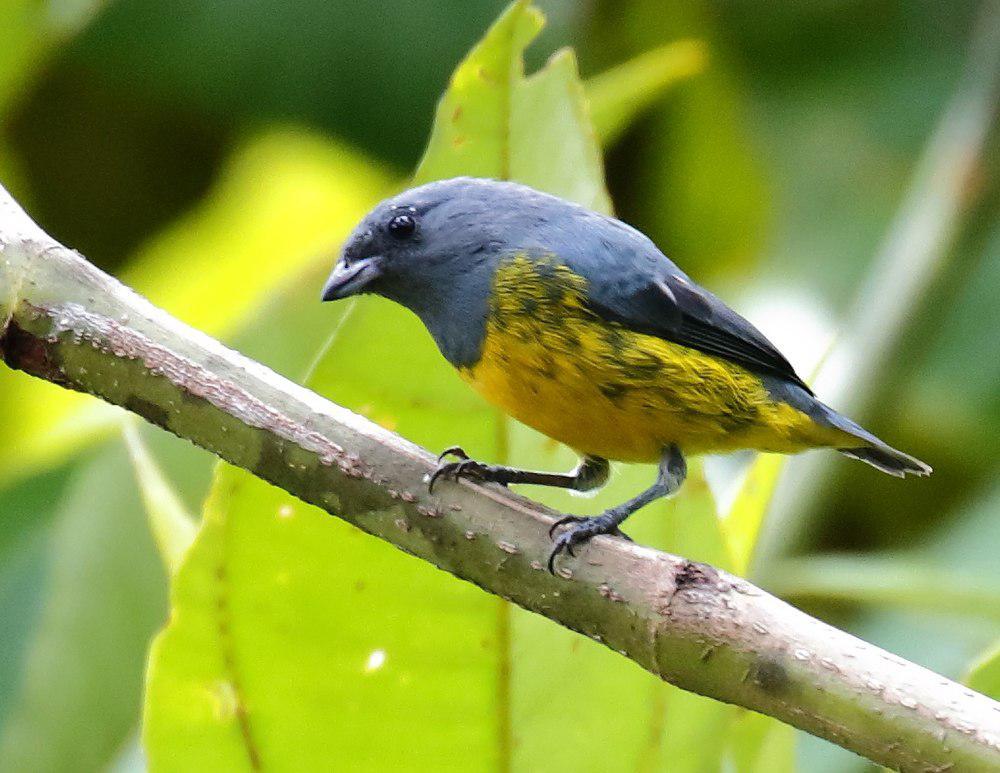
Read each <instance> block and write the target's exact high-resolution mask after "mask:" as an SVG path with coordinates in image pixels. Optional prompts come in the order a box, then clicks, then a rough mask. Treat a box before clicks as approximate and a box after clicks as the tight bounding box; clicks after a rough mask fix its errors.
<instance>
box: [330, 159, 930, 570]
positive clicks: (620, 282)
mask: <svg viewBox="0 0 1000 773" xmlns="http://www.w3.org/2000/svg"><path fill="white" fill-rule="evenodd" d="M358 293H374V294H376V295H380V296H382V297H384V298H388V299H389V300H392V301H395V302H396V303H399V304H402V305H403V306H405V307H406V308H408V309H410V310H411V311H412V312H414V313H415V314H416V315H417V316H418V317H419V318H420V319H421V320H422V321H423V323H424V325H425V326H426V328H427V330H428V331H429V332H430V334H431V336H432V337H433V338H434V341H435V342H436V343H437V346H438V348H439V349H440V351H441V353H442V354H443V355H444V357H445V358H446V359H447V360H448V361H449V362H450V363H451V364H452V365H453V366H454V367H455V368H457V370H458V372H459V374H460V375H461V377H462V378H463V379H464V380H465V381H466V382H468V383H469V384H470V385H471V386H472V387H473V388H474V389H475V390H476V391H478V392H479V393H480V394H482V395H483V397H485V398H486V399H487V400H488V401H490V402H492V403H494V404H496V405H497V406H499V407H500V408H501V409H503V410H504V411H505V412H507V413H508V414H510V415H511V416H513V417H514V418H516V419H518V420H519V421H521V422H523V423H525V424H527V425H529V426H531V427H534V428H535V429H537V430H538V431H539V432H542V433H543V434H545V435H548V436H549V437H551V438H553V439H555V440H557V441H559V442H561V443H564V444H566V445H567V446H569V447H570V448H572V449H573V450H575V451H576V452H577V453H578V454H580V456H581V462H580V464H579V465H578V466H577V468H576V469H575V470H574V471H573V472H570V473H566V474H560V473H550V472H536V471H531V470H522V469H517V468H513V467H503V466H497V465H491V464H483V463H481V462H478V461H475V460H473V459H471V458H469V457H468V455H467V454H466V453H465V452H464V451H462V449H461V448H458V447H454V448H450V449H448V450H447V451H445V452H444V453H443V454H442V455H441V457H439V460H438V461H439V466H438V468H437V470H436V471H435V473H434V475H433V476H431V480H430V486H431V488H432V489H433V486H434V483H435V482H436V481H437V480H438V479H443V478H450V479H458V478H467V479H472V480H476V481H481V482H493V483H499V484H502V485H507V484H510V483H515V484H517V483H528V484H536V485H541V486H555V487H559V488H564V489H573V490H577V491H588V490H592V489H595V488H598V487H600V486H602V485H603V484H604V483H605V482H606V481H607V480H608V476H609V469H610V466H609V460H618V461H626V462H652V463H656V464H658V472H657V476H656V481H655V482H654V483H653V485H652V486H650V487H649V488H648V489H646V490H645V491H642V492H641V493H639V494H638V495H637V496H635V497H633V498H632V499H629V500H628V501H627V502H624V503H622V504H620V505H618V506H616V507H612V508H611V509H609V510H607V511H605V512H604V513H602V514H601V515H599V516H594V517H589V518H583V517H579V516H572V515H567V516H565V517H563V518H561V519H559V520H558V521H556V523H555V524H554V525H553V527H552V529H551V530H550V532H549V533H550V536H552V537H553V539H554V546H553V549H552V552H551V554H550V556H549V561H548V565H549V570H550V571H552V570H553V569H554V561H555V559H556V557H557V556H558V555H559V554H560V553H562V552H563V551H565V552H567V553H569V554H570V555H574V552H573V549H574V548H575V547H576V546H578V545H581V544H583V543H585V542H586V541H588V540H589V539H591V538H592V537H594V536H596V535H598V534H611V535H617V536H621V537H625V535H624V534H623V533H622V532H621V531H620V530H619V526H620V525H621V523H622V522H623V521H624V520H625V519H626V518H628V517H629V516H630V515H631V514H632V513H634V512H636V511H637V510H639V509H640V508H642V507H644V506H645V505H647V504H649V503H650V502H653V501H654V500H657V499H660V498H662V497H666V496H669V495H671V494H673V493H674V492H676V491H677V489H678V488H679V487H680V486H681V484H682V483H683V482H684V478H685V475H686V470H687V467H686V463H685V461H684V454H702V453H725V452H728V451H735V450H737V449H756V450H759V451H769V452H778V453H796V452H799V451H803V450H806V449H809V448H818V447H828V448H834V449H837V450H838V451H840V452H841V453H842V454H845V455H846V456H850V457H853V458H855V459H860V460H861V461H864V462H867V463H868V464H870V465H872V466H873V467H875V468H877V469H879V470H882V471H883V472H886V473H889V474H890V475H896V476H898V477H904V476H905V475H906V474H908V473H910V474H914V475H928V474H930V472H931V468H930V467H929V466H928V465H926V464H924V463H923V462H921V461H919V460H918V459H915V458H913V457H912V456H908V455H907V454H904V453H902V452H900V451H897V450H896V449H894V448H891V447H890V446H888V445H887V444H886V443H884V442H882V441H881V440H879V439H878V438H877V437H875V436H874V435H872V434H871V433H870V432H868V431H867V430H864V429H862V428H861V427H860V426H858V425H857V424H855V423H854V422H853V421H851V420H850V419H848V418H846V417H844V416H842V415H840V414H839V413H837V412H836V411H834V410H833V409H832V408H830V407H828V406H826V405H824V404H823V403H821V402H820V401H819V400H817V399H816V398H815V397H814V395H813V392H812V390H810V388H809V387H808V385H807V384H806V383H805V382H804V381H803V380H802V379H801V378H799V376H798V375H797V374H796V373H795V370H794V369H793V368H792V366H791V365H790V364H789V363H788V360H786V359H785V358H784V357H783V356H782V354H781V353H780V352H779V351H778V350H777V348H775V346H774V345H773V344H772V343H771V342H770V341H768V340H767V338H765V337H764V336H763V334H761V332H760V331H758V330H757V328H755V327H754V326H753V325H751V324H750V323H749V322H748V321H747V320H745V319H744V318H743V317H741V316H740V315H739V314H737V313H736V312H734V311H733V310H732V309H730V308H729V307H728V306H726V304H725V303H723V302H722V301H721V300H719V299H718V298H717V297H716V296H715V295H713V294H712V293H710V292H709V291H707V290H705V289H703V288H701V287H699V286H698V285H696V284H695V283H694V282H693V281H692V280H691V279H690V278H689V277H688V276H687V275H686V274H685V273H684V272H683V271H681V270H680V269H679V268H678V267H677V266H676V265H674V263H673V262H671V261H670V260H669V259H668V258H667V257H666V256H665V255H664V254H663V253H662V252H660V250H659V249H657V247H656V245H655V244H653V242H652V241H651V240H650V239H649V238H647V237H646V236H645V235H643V234H642V233H640V232H639V231H638V230H636V229H635V228H632V227H631V226H629V225H627V224H625V223H623V222H621V221H620V220H616V219H615V218H613V217H608V216H606V215H602V214H599V213H597V212H593V211H591V210H588V209H586V208H585V207H582V206H580V205H578V204H574V203H571V202H569V201H565V200H563V199H560V198H558V197H556V196H552V195H549V194H547V193H542V192H540V191H537V190H534V189H532V188H529V187H526V186H524V185H519V184H516V183H511V182H501V181H497V180H489V179H479V178H469V177H459V178H455V179H451V180H443V181H439V182H432V183H428V184H426V185H422V186H420V187H417V188H413V189H411V190H408V191H405V192H403V193H401V194H399V195H397V196H395V197H393V198H390V199H388V200H386V201H383V202H382V203H380V204H379V205H378V206H376V207H375V209H373V210H372V211H371V212H370V213H369V214H368V215H367V216H366V217H365V218H364V220H362V222H361V223H360V225H358V227H357V228H356V229H355V230H354V232H353V233H352V234H351V236H350V237H349V239H348V240H347V242H346V243H345V245H344V247H343V250H342V252H341V255H340V257H339V259H338V261H337V263H336V265H335V266H334V268H333V272H332V273H331V274H330V278H329V279H328V280H327V282H326V285H325V287H324V288H323V295H322V297H323V300H324V301H332V300H336V299H340V298H345V297H347V296H350V295H355V294H358ZM449 457H451V458H452V459H453V460H452V461H445V459H447V458H449ZM564 526H565V527H566V528H562V529H560V528H559V527H564ZM557 529H558V530H559V531H558V536H555V535H556V534H557ZM625 538H626V539H627V537H625Z"/></svg>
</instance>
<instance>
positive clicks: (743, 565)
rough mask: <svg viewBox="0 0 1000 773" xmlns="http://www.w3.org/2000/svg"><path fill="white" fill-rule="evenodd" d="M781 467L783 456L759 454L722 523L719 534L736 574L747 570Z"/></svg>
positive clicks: (783, 462)
mask: <svg viewBox="0 0 1000 773" xmlns="http://www.w3.org/2000/svg"><path fill="white" fill-rule="evenodd" d="M784 466H785V457H784V456H781V455H780V454H758V455H757V458H756V459H754V461H753V464H751V465H750V469H749V470H748V471H747V475H746V478H745V479H744V481H743V485H742V486H741V487H740V492H739V494H738V495H737V496H736V500H735V501H734V502H733V506H732V507H731V508H730V510H729V514H728V515H727V516H726V518H725V520H723V522H722V533H723V534H724V535H725V538H726V544H727V545H728V547H729V553H730V555H731V556H732V558H733V571H734V572H735V573H736V574H741V575H745V574H746V573H747V572H748V570H749V569H750V565H751V562H752V561H753V555H754V548H755V547H756V545H757V538H758V537H759V536H760V530H761V526H763V524H764V516H765V515H766V514H767V509H768V507H769V506H770V504H771V498H772V497H773V496H774V490H775V488H776V487H777V485H778V478H779V477H780V476H781V471H782V470H783V469H784Z"/></svg>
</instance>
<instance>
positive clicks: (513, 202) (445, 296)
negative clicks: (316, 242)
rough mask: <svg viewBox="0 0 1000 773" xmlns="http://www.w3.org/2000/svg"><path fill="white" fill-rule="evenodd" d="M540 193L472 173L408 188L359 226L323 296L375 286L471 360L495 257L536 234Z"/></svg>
mask: <svg viewBox="0 0 1000 773" xmlns="http://www.w3.org/2000/svg"><path fill="white" fill-rule="evenodd" d="M542 195H543V194H539V193H538V192H537V191H534V190H532V189H530V188H526V187H524V186H521V185H515V184H513V183H505V182H498V181H495V180H486V179H478V178H470V177H458V178H454V179H451V180H442V181H439V182H433V183H428V184H426V185H422V186H420V187H417V188H412V189H410V190H408V191H404V192H403V193H400V194H399V195H397V196H394V197H393V198H390V199H387V200H385V201H383V202H381V203H380V204H378V205H377V206H376V207H375V208H374V209H373V210H372V211H371V212H369V213H368V215H366V216H365V218H364V219H363V220H362V221H361V223H360V224H359V225H358V226H357V228H355V229H354V231H353V233H352V234H351V235H350V237H348V239H347V241H346V243H345V244H344V246H343V249H342V250H341V253H340V256H339V258H338V259H337V262H336V264H335V265H334V267H333V271H332V273H331V274H330V277H329V279H327V282H326V285H325V286H324V287H323V295H322V298H323V300H324V301H333V300H339V299H341V298H346V297H348V296H352V295H358V294H361V293H371V294H375V295H380V296H382V297H384V298H388V299H390V300H392V301H395V302H397V303H399V304H401V305H403V306H405V307H407V308H409V309H410V310H411V311H413V312H415V313H416V314H417V316H419V317H420V318H421V320H423V322H424V324H425V325H426V326H427V328H428V330H430V332H431V334H432V335H433V336H434V338H435V340H436V341H437V343H438V345H439V347H440V348H441V350H442V352H444V354H445V356H446V357H448V359H449V360H451V361H452V362H453V363H455V364H460V363H462V362H467V361H469V360H470V359H471V358H473V357H474V356H476V354H477V352H478V347H479V338H481V330H482V328H483V325H484V320H485V318H486V314H487V310H488V305H489V293H490V284H491V280H492V277H493V272H494V269H495V267H496V264H497V261H498V259H499V257H500V256H501V255H502V254H504V253H505V252H510V251H511V250H514V249H522V248H524V247H525V246H526V241H529V242H530V241H531V239H530V228H529V227H528V226H527V225H526V220H525V218H526V217H528V216H529V213H530V212H531V211H532V210H533V207H532V203H531V202H532V200H533V199H535V198H537V197H539V196H542ZM546 198H551V197H546Z"/></svg>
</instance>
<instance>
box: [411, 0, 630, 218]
mask: <svg viewBox="0 0 1000 773" xmlns="http://www.w3.org/2000/svg"><path fill="white" fill-rule="evenodd" d="M543 23H544V20H543V17H542V14H541V12H540V11H538V9H536V8H534V7H533V6H532V5H531V4H530V3H529V2H516V3H514V4H513V5H511V6H510V7H509V8H508V9H507V10H506V11H505V12H504V14H503V15H502V16H501V17H500V18H499V19H498V20H497V22H496V23H495V24H494V25H493V26H492V27H491V28H490V29H489V31H488V32H487V33H486V36H485V37H484V38H483V40H482V41H481V42H480V43H479V44H478V45H477V46H476V47H475V48H474V49H473V50H472V52H471V53H470V54H469V56H468V57H466V59H465V61H463V62H462V63H461V64H460V65H459V67H458V69H457V70H456V71H455V74H454V75H453V76H452V78H451V83H450V84H449V86H448V90H447V91H446V92H445V94H444V96H443V97H442V98H441V101H440V103H439V104H438V107H437V113H436V117H435V120H434V128H433V130H432V131H431V138H430V141H429V142H428V145H427V151H426V152H425V154H424V157H423V159H421V161H420V165H419V166H418V168H417V171H416V173H415V174H414V182H415V183H417V184H419V183H424V182H429V181H431V180H442V179H447V178H449V177H457V176H460V175H471V176H474V177H494V178H497V179H500V180H517V181H518V182H522V183H525V184H526V185H531V186H533V187H536V188H538V189H540V190H544V191H548V192H549V193H554V194H556V195H557V196H562V197H563V198H566V199H570V200H572V201H577V202H579V203H581V204H584V205H585V206H588V207H590V208H592V209H596V210H599V211H601V212H609V211H610V210H611V201H610V199H609V197H608V194H607V190H606V189H605V187H604V171H603V166H602V163H601V155H600V150H599V148H598V145H597V140H596V137H595V135H594V131H593V128H592V127H591V124H590V117H589V108H588V106H587V100H586V98H585V96H584V93H583V86H582V85H581V83H580V79H579V76H578V74H577V67H576V56H575V55H574V54H573V52H572V51H570V50H568V49H563V50H561V51H559V52H557V53H556V54H555V55H553V56H552V58H551V59H549V61H548V63H547V64H546V65H545V67H543V68H542V69H541V70H539V71H538V72H537V73H535V74H533V75H531V76H528V77H525V74H524V58H523V55H524V49H525V48H526V47H527V45H528V44H529V43H530V42H531V41H532V39H534V37H535V36H536V35H537V34H538V33H539V31H540V30H541V28H542V25H543Z"/></svg>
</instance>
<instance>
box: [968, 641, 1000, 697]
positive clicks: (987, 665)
mask: <svg viewBox="0 0 1000 773" xmlns="http://www.w3.org/2000/svg"><path fill="white" fill-rule="evenodd" d="M962 682H964V683H965V684H967V685H969V687H971V688H972V689H973V690H978V691H979V692H981V693H983V695H988V696H990V697H991V698H993V699H994V700H998V701H1000V642H997V643H996V644H994V645H993V646H992V647H990V648H989V649H988V650H986V652H984V653H983V654H982V655H980V656H979V657H978V658H976V660H975V661H973V663H972V665H971V666H969V670H968V672H967V673H966V675H965V677H964V678H963V679H962Z"/></svg>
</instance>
